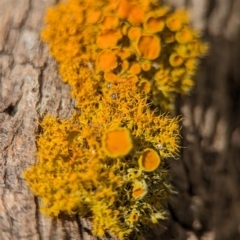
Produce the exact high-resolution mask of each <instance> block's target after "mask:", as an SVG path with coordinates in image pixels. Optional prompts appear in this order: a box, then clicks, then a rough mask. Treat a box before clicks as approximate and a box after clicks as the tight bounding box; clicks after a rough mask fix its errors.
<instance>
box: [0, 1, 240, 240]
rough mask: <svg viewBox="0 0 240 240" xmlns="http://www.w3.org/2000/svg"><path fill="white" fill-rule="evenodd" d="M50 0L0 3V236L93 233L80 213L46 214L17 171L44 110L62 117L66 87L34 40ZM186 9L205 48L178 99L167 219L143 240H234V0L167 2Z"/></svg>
mask: <svg viewBox="0 0 240 240" xmlns="http://www.w3.org/2000/svg"><path fill="white" fill-rule="evenodd" d="M56 2H57V0H0V239H1V240H19V239H22V240H35V239H36V240H48V239H49V240H50V239H51V240H54V239H56V240H63V239H64V240H67V239H73V240H91V239H96V238H94V237H93V236H91V233H90V231H89V229H90V223H89V222H88V221H87V220H85V219H81V218H80V217H79V216H74V217H69V218H66V217H65V218H61V219H58V220H54V219H51V218H48V217H46V216H44V215H42V214H41V213H40V212H39V199H37V198H36V197H34V196H33V195H32V193H31V192H30V190H29V189H28V187H27V186H26V184H25V182H24V180H23V177H22V172H23V171H24V170H25V169H26V168H28V167H29V166H31V165H32V164H34V163H36V162H37V158H36V144H35V140H36V137H37V134H38V133H39V124H38V122H39V119H41V118H42V117H43V116H44V115H45V114H47V113H48V114H51V115H55V116H59V117H61V118H64V117H67V116H69V115H70V114H71V112H72V110H73V106H74V103H73V100H72V99H71V98H70V88H69V86H67V85H66V84H63V83H62V81H61V79H60V77H59V75H58V68H57V64H56V63H55V61H54V60H53V59H52V58H51V56H50V55H49V52H48V48H47V46H46V45H45V44H43V43H42V42H41V41H40V38H39V32H40V30H41V27H42V23H43V19H44V14H45V10H46V8H47V7H49V6H51V5H53V4H56ZM165 2H168V3H171V4H173V5H174V6H176V7H183V6H184V7H187V8H188V9H189V10H190V13H191V18H192V22H193V26H194V27H195V28H197V29H200V30H203V31H204V32H205V36H206V40H207V41H209V43H210V47H211V48H210V53H209V56H208V57H207V58H205V59H204V60H203V61H202V64H201V66H200V70H199V72H198V75H197V77H196V86H195V88H194V89H193V91H192V92H191V94H190V95H189V96H187V97H184V98H180V97H179V99H177V103H176V104H177V108H176V109H177V110H176V114H178V115H179V114H181V115H182V116H183V117H184V120H183V122H182V124H183V127H182V137H183V138H182V146H183V148H182V151H181V156H180V158H179V160H173V159H172V160H171V159H170V160H169V161H168V162H169V171H170V174H171V177H172V183H173V185H174V187H175V190H176V192H178V193H177V194H175V195H173V196H172V201H171V203H170V204H169V220H168V221H165V222H163V223H162V226H161V227H159V228H158V229H154V230H153V231H152V232H151V233H149V236H148V240H150V239H161V240H164V239H166V240H173V239H177V240H186V239H188V240H195V239H201V240H213V239H216V240H229V239H231V240H235V239H236V240H238V239H240V190H239V189H240V159H239V156H240V67H239V62H240V34H239V30H240V14H239V13H240V0H228V1H226V0H191V1H187V0H168V1H165Z"/></svg>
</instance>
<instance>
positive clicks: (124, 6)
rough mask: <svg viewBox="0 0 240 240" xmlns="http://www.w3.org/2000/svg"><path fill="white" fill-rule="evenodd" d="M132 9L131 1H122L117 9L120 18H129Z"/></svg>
mask: <svg viewBox="0 0 240 240" xmlns="http://www.w3.org/2000/svg"><path fill="white" fill-rule="evenodd" d="M131 9H132V5H131V4H130V1H129V0H120V1H119V5H118V8H117V14H118V16H119V17H120V18H127V17H128V14H129V12H130V11H131Z"/></svg>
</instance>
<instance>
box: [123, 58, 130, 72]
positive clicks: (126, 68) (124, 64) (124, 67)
mask: <svg viewBox="0 0 240 240" xmlns="http://www.w3.org/2000/svg"><path fill="white" fill-rule="evenodd" d="M121 67H122V70H124V71H126V70H128V68H129V62H128V61H127V60H124V61H123V62H122V63H121Z"/></svg>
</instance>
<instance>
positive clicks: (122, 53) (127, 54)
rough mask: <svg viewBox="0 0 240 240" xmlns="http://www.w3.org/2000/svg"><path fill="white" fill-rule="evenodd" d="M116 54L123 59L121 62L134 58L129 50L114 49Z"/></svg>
mask: <svg viewBox="0 0 240 240" xmlns="http://www.w3.org/2000/svg"><path fill="white" fill-rule="evenodd" d="M114 52H115V53H116V54H117V56H119V57H120V58H121V60H125V59H127V58H129V57H131V56H132V51H131V49H129V48H122V49H119V48H118V49H114Z"/></svg>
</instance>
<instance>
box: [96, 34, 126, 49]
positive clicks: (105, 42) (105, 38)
mask: <svg viewBox="0 0 240 240" xmlns="http://www.w3.org/2000/svg"><path fill="white" fill-rule="evenodd" d="M121 38H122V34H121V31H120V30H119V29H107V30H103V31H102V32H100V33H99V34H98V36H97V45H98V47H99V48H102V49H105V48H111V47H115V46H116V45H117V43H118V41H119V40H120V39H121Z"/></svg>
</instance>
